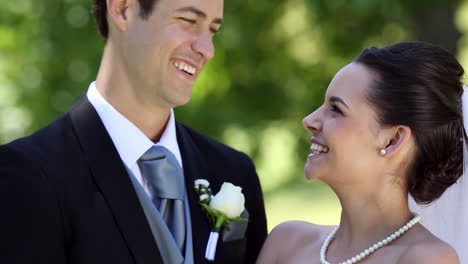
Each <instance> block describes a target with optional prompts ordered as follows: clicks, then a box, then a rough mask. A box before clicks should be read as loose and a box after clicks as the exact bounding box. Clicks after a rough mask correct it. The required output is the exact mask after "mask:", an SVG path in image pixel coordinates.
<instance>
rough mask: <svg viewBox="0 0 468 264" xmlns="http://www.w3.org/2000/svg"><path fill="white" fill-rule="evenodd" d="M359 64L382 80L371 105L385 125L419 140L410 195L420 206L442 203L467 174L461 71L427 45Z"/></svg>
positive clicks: (364, 56)
mask: <svg viewBox="0 0 468 264" xmlns="http://www.w3.org/2000/svg"><path fill="white" fill-rule="evenodd" d="M355 62H357V63H360V64H362V65H364V66H365V67H367V68H368V69H370V70H371V71H373V72H374V73H376V75H377V77H376V79H375V80H374V83H373V87H371V89H369V92H368V94H367V99H368V101H369V102H370V104H371V105H372V107H373V108H374V109H375V111H376V113H377V118H378V121H379V122H380V124H381V125H384V126H394V125H405V126H408V127H409V128H410V129H411V131H412V133H413V135H414V138H415V143H416V152H415V155H414V157H413V159H412V164H410V166H409V173H408V174H409V175H408V190H409V193H410V194H411V195H412V196H413V198H414V199H415V201H416V202H418V203H430V202H432V201H434V200H436V199H438V198H439V197H440V196H441V195H442V193H444V191H445V190H446V189H447V188H448V187H449V186H451V185H452V184H454V183H455V182H456V181H457V180H458V178H459V177H460V176H461V175H462V173H463V142H464V141H463V138H465V139H466V133H465V131H464V128H463V116H462V112H463V111H462V102H461V96H462V94H463V87H462V83H461V78H462V77H463V75H464V70H463V68H462V66H461V65H460V63H459V62H458V61H457V59H456V58H455V57H454V56H453V55H452V54H451V53H450V52H448V51H446V50H444V49H442V48H441V47H438V46H436V45H433V44H429V43H425V42H404V43H398V44H395V45H391V46H388V47H385V48H375V47H373V48H368V49H365V50H364V51H363V52H362V53H361V54H360V55H359V56H358V58H357V59H356V60H355Z"/></svg>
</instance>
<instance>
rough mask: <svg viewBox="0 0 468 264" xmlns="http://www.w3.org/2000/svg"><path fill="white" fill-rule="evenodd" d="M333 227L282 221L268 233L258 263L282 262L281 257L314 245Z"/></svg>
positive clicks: (283, 257) (288, 256)
mask: <svg viewBox="0 0 468 264" xmlns="http://www.w3.org/2000/svg"><path fill="white" fill-rule="evenodd" d="M332 228H333V227H331V226H320V225H316V224H312V223H308V222H303V221H289V222H284V223H281V224H279V225H278V226H276V227H275V228H274V229H273V230H272V231H271V233H270V234H269V235H268V238H267V240H266V241H265V244H264V245H263V248H262V251H261V252H260V256H259V258H258V261H257V263H282V261H281V259H289V258H290V255H293V254H296V253H297V252H298V251H300V250H302V249H303V248H305V247H314V246H315V245H314V243H319V242H320V241H322V240H323V239H324V237H326V235H327V234H328V233H329V232H330V231H331V229H332Z"/></svg>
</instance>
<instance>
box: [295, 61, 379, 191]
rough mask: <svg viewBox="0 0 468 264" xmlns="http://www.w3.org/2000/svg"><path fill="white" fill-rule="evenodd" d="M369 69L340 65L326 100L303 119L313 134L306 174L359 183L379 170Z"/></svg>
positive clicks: (330, 179)
mask: <svg viewBox="0 0 468 264" xmlns="http://www.w3.org/2000/svg"><path fill="white" fill-rule="evenodd" d="M372 81H373V78H372V72H371V71H369V70H368V69H367V68H366V67H365V66H363V65H362V64H359V63H351V64H349V65H347V66H345V67H344V68H342V69H341V70H340V71H339V72H338V73H337V74H336V75H335V77H334V78H333V80H332V81H331V83H330V85H329V86H328V89H327V92H326V95H325V102H324V103H323V105H322V106H320V107H319V108H318V109H317V110H315V111H314V112H313V113H311V114H309V115H308V116H306V117H305V118H304V120H303V125H304V128H305V129H307V130H309V131H311V132H312V133H313V137H312V139H311V150H312V153H311V154H309V155H308V157H307V163H306V166H305V175H306V177H307V178H308V179H320V180H323V181H325V182H327V183H328V184H330V183H359V182H362V180H364V179H366V180H367V179H368V177H369V175H372V174H374V175H375V174H376V172H378V167H379V164H380V163H379V160H381V157H380V156H379V150H380V148H382V147H385V146H379V143H378V134H379V131H380V125H379V124H378V122H377V121H376V113H375V111H374V110H373V108H372V107H371V106H370V105H369V103H368V102H367V100H366V94H367V91H368V89H370V85H371V82H372Z"/></svg>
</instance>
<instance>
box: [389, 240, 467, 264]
mask: <svg viewBox="0 0 468 264" xmlns="http://www.w3.org/2000/svg"><path fill="white" fill-rule="evenodd" d="M410 263H425V264H436V263H445V264H459V263H460V260H459V259H458V255H457V252H456V251H455V249H454V248H452V247H451V246H450V245H449V244H447V243H445V242H443V241H441V240H439V239H438V238H435V237H434V238H431V239H427V240H423V241H419V242H417V243H415V244H414V245H412V246H410V247H408V249H407V250H406V251H405V252H404V253H403V254H402V255H401V257H400V259H399V260H398V264H410Z"/></svg>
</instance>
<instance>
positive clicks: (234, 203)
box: [195, 179, 247, 261]
mask: <svg viewBox="0 0 468 264" xmlns="http://www.w3.org/2000/svg"><path fill="white" fill-rule="evenodd" d="M195 191H196V192H197V194H198V195H199V197H200V204H201V205H202V207H203V209H204V211H205V212H206V213H207V215H208V219H209V220H210V223H211V225H212V232H211V233H210V238H209V240H208V244H207V246H206V252H205V258H206V259H207V260H209V261H213V260H214V256H215V253H216V246H217V244H218V238H219V232H221V230H222V229H223V228H227V225H228V224H229V223H230V222H241V221H245V220H247V219H244V218H241V217H239V216H240V214H241V213H242V212H243V211H244V204H245V198H244V194H242V188H240V187H238V186H235V185H233V184H231V183H229V182H225V183H223V185H222V186H221V190H220V191H219V192H218V193H217V194H216V195H215V196H213V193H212V191H211V189H210V183H209V182H208V181H207V180H204V179H199V180H196V181H195Z"/></svg>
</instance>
